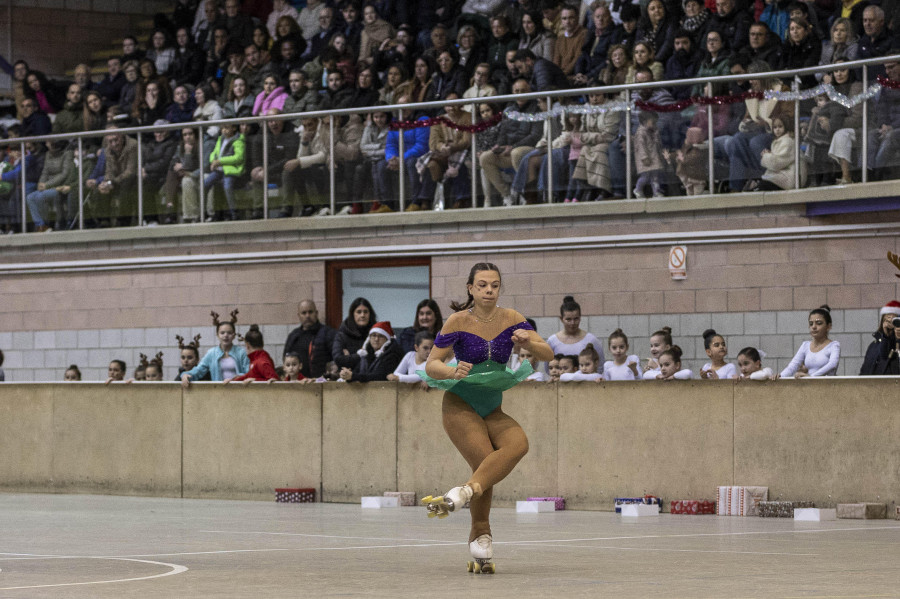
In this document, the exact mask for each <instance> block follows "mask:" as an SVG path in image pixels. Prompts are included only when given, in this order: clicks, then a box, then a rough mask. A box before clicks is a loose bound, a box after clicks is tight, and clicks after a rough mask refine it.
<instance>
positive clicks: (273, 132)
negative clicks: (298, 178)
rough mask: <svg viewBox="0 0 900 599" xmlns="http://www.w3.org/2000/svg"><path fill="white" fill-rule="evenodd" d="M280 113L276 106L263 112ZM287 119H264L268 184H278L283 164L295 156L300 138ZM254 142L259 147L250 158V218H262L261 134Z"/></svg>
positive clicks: (263, 173) (262, 174)
mask: <svg viewBox="0 0 900 599" xmlns="http://www.w3.org/2000/svg"><path fill="white" fill-rule="evenodd" d="M278 114H281V111H280V110H278V109H277V108H270V109H269V110H267V111H266V112H265V115H266V116H273V115H278ZM289 125H290V123H289V122H288V121H278V120H271V121H266V125H265V126H266V127H268V128H269V134H268V135H267V136H266V137H267V140H266V147H267V151H268V182H269V185H272V184H280V183H281V176H282V173H283V172H284V165H285V164H286V163H287V161H288V160H291V159H293V158H295V157H296V156H297V150H298V149H299V146H300V138H299V137H298V136H297V134H296V133H294V132H293V131H292V130H291V128H290V126H289ZM255 144H257V145H258V146H259V147H258V148H255V149H254V151H253V152H252V153H251V155H252V160H251V163H250V181H251V184H252V186H253V214H252V218H262V216H263V182H264V181H265V175H266V171H265V170H263V161H262V136H258V138H257V139H256V140H255Z"/></svg>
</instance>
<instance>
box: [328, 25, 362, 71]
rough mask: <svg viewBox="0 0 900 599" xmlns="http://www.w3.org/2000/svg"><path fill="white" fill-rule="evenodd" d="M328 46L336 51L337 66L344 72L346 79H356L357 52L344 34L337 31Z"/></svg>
mask: <svg viewBox="0 0 900 599" xmlns="http://www.w3.org/2000/svg"><path fill="white" fill-rule="evenodd" d="M328 47H329V48H331V49H333V50H334V51H335V52H336V55H335V57H336V66H337V69H338V70H340V71H341V72H342V73H343V74H344V81H354V80H355V79H356V52H354V51H353V48H351V47H350V45H349V44H348V43H347V38H346V37H345V36H344V34H343V33H336V34H334V35H333V36H331V40H329V42H328Z"/></svg>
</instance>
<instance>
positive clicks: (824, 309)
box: [778, 304, 841, 379]
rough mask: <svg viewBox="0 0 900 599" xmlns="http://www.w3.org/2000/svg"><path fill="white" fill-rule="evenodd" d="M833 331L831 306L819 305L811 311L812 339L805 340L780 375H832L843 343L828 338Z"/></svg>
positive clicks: (839, 357)
mask: <svg viewBox="0 0 900 599" xmlns="http://www.w3.org/2000/svg"><path fill="white" fill-rule="evenodd" d="M830 331H831V308H830V307H828V304H825V305H822V306H819V307H818V308H816V309H815V310H812V311H811V312H810V313H809V336H810V337H812V339H811V340H810V341H804V342H803V344H802V345H801V346H800V349H798V350H797V353H796V355H794V359H793V360H791V363H790V364H788V365H787V367H786V368H785V369H784V370H782V371H781V374H780V375H778V376H779V377H794V378H795V379H799V378H802V377H805V376H832V375H834V374H836V372H837V367H838V362H839V361H840V359H841V344H840V342H838V341H833V340H831V339H829V338H828V333H829V332H830Z"/></svg>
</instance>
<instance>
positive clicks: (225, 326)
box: [181, 310, 250, 389]
mask: <svg viewBox="0 0 900 599" xmlns="http://www.w3.org/2000/svg"><path fill="white" fill-rule="evenodd" d="M212 317H213V325H214V326H215V328H216V338H217V339H218V341H219V343H218V345H216V346H215V347H211V348H209V351H207V352H206V354H205V355H204V356H203V359H201V360H200V363H199V364H197V366H195V367H194V368H192V369H190V370H188V371H187V372H185V373H183V374H182V375H181V386H182V387H184V388H185V389H187V388H188V387H190V386H191V381H199V380H202V379H203V377H204V376H205V375H206V374H207V373H208V374H209V377H210V380H213V381H224V380H225V379H226V378H231V377H234V376H236V375H238V374H243V373H245V372H247V370H249V369H250V359H249V358H248V357H247V352H245V351H244V349H243V348H242V347H240V346H238V345H234V338H235V333H236V332H237V331H236V329H235V328H234V324H235V323H236V322H237V310H235V311H234V312H232V313H231V320H222V321H220V320H219V315H218V314H216V313H215V312H213V313H212Z"/></svg>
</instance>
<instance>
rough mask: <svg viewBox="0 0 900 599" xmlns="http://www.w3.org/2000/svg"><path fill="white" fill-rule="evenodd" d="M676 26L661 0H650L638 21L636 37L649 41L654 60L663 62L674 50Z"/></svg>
mask: <svg viewBox="0 0 900 599" xmlns="http://www.w3.org/2000/svg"><path fill="white" fill-rule="evenodd" d="M676 27H677V25H676V22H675V20H674V19H673V18H672V17H671V16H670V15H669V14H668V11H667V10H666V6H665V4H663V1H662V0H650V2H649V3H648V4H647V12H646V15H645V16H644V18H643V19H641V21H640V23H638V31H637V39H638V40H640V41H645V42H649V43H650V45H651V46H652V47H653V53H654V56H655V57H656V60H658V61H659V62H661V63H663V64H665V63H666V61H667V60H669V58H670V57H671V56H672V52H673V51H674V43H675V31H676Z"/></svg>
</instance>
